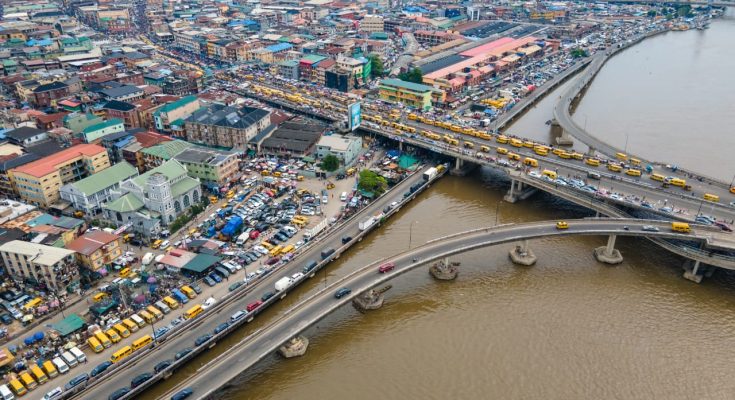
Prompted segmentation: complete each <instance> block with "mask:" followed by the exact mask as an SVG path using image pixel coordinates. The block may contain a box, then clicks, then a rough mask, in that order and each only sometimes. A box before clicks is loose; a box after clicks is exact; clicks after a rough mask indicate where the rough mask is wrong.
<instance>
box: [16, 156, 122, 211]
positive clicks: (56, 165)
mask: <svg viewBox="0 0 735 400" xmlns="http://www.w3.org/2000/svg"><path fill="white" fill-rule="evenodd" d="M109 167H110V159H109V157H108V156H107V150H106V149H105V148H104V147H102V146H97V145H94V144H78V145H76V146H72V147H69V148H68V149H64V150H62V151H60V152H58V153H55V154H52V155H50V156H47V157H43V158H41V159H40V160H36V161H33V162H30V163H28V164H25V165H22V166H20V167H17V168H14V169H12V170H11V171H10V174H11V175H12V180H13V182H15V187H16V189H17V191H18V195H19V196H20V197H21V199H23V200H24V201H25V202H27V203H30V204H33V205H37V206H41V207H48V206H50V205H51V204H53V203H55V202H56V201H58V200H59V189H61V187H62V186H64V185H65V184H67V183H71V182H76V181H78V180H80V179H83V178H86V177H88V176H90V175H92V174H95V173H97V172H100V171H102V170H104V169H106V168H109Z"/></svg>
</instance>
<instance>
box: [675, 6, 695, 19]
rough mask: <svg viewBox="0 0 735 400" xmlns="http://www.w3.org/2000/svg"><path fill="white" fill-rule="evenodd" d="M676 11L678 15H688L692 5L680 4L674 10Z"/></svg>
mask: <svg viewBox="0 0 735 400" xmlns="http://www.w3.org/2000/svg"><path fill="white" fill-rule="evenodd" d="M676 13H677V15H679V16H680V17H687V16H690V14H691V13H692V6H689V5H686V6H681V7H679V8H678V9H677V10H676Z"/></svg>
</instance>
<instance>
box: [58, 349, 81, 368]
mask: <svg viewBox="0 0 735 400" xmlns="http://www.w3.org/2000/svg"><path fill="white" fill-rule="evenodd" d="M61 359H62V360H64V362H65V363H66V365H68V366H69V367H71V368H74V367H76V366H77V364H79V361H77V358H76V357H74V356H73V355H72V354H71V353H69V352H68V351H65V352H63V353H61Z"/></svg>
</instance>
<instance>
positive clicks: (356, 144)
mask: <svg viewBox="0 0 735 400" xmlns="http://www.w3.org/2000/svg"><path fill="white" fill-rule="evenodd" d="M360 149H362V138H360V137H359V136H350V135H348V136H341V135H330V136H322V137H321V138H320V139H319V142H317V144H316V156H317V158H319V159H322V158H324V157H326V156H328V155H330V154H331V155H333V156H335V157H337V158H339V160H340V162H341V163H342V164H343V165H350V164H352V162H354V161H355V159H356V158H357V156H358V155H360Z"/></svg>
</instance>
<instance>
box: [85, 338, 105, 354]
mask: <svg viewBox="0 0 735 400" xmlns="http://www.w3.org/2000/svg"><path fill="white" fill-rule="evenodd" d="M87 344H88V345H89V348H90V349H92V351H94V352H95V353H102V352H103V351H104V350H105V348H104V347H102V345H101V344H100V341H99V340H97V338H96V337H94V336H90V337H89V338H88V339H87Z"/></svg>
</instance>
